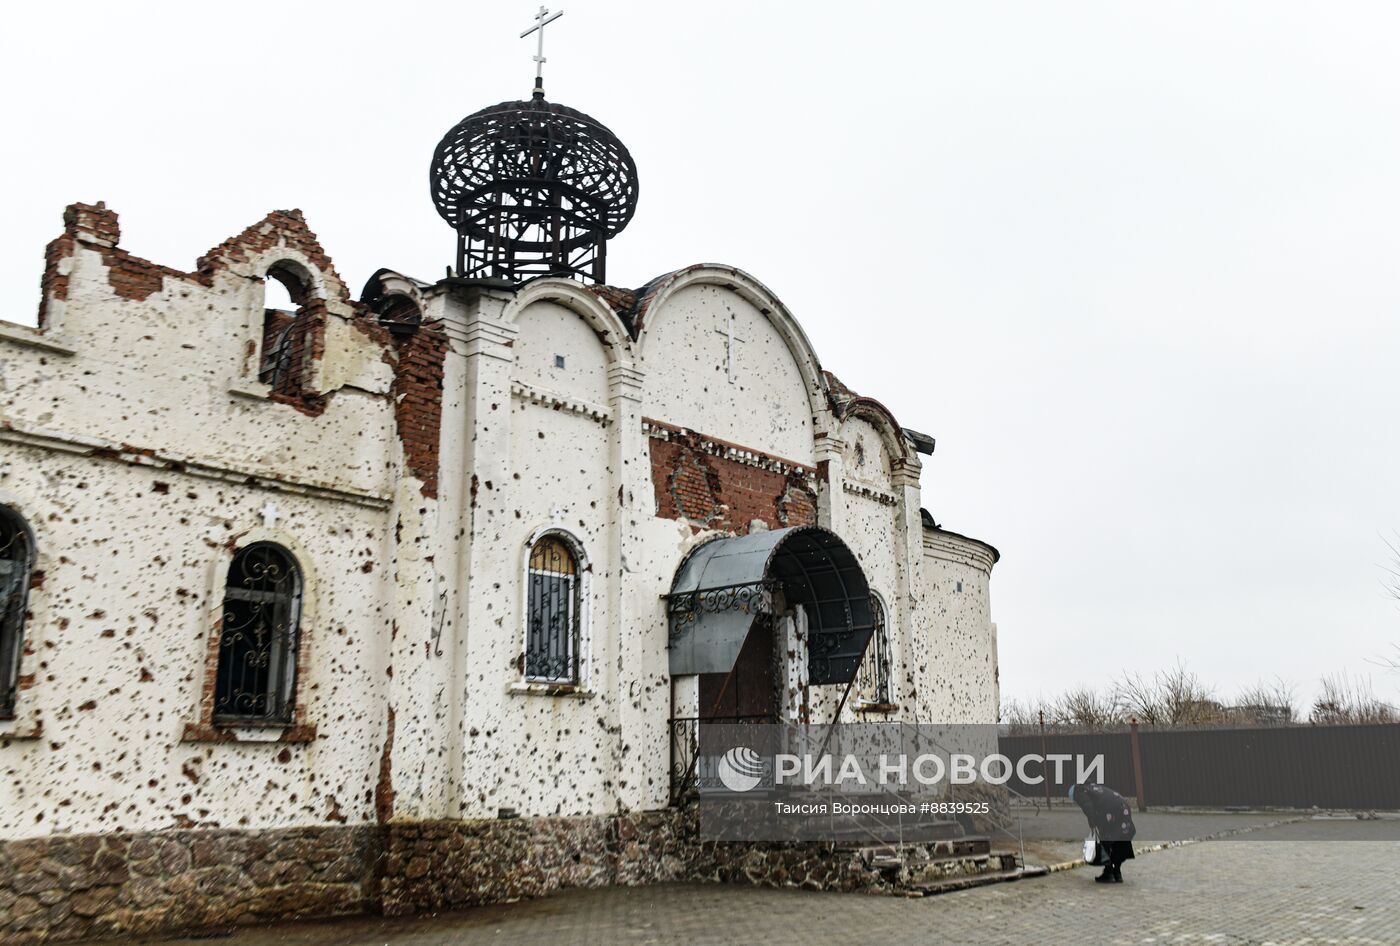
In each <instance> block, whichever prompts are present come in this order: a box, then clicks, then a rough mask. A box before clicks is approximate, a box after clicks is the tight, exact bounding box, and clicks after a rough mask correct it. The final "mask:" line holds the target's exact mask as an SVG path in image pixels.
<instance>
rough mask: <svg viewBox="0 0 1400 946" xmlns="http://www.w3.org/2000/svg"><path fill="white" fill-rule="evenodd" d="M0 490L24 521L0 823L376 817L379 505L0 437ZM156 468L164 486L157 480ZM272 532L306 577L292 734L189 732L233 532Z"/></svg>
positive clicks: (380, 666)
mask: <svg viewBox="0 0 1400 946" xmlns="http://www.w3.org/2000/svg"><path fill="white" fill-rule="evenodd" d="M5 460H6V463H5V476H4V478H3V480H0V500H3V501H5V502H7V503H9V504H11V505H13V506H15V507H16V508H18V509H19V510H20V512H21V513H22V514H23V515H24V516H25V518H26V519H27V520H28V521H29V522H30V523H31V525H32V526H33V528H34V531H35V533H36V537H37V545H38V547H39V554H40V556H41V562H40V567H42V568H43V570H44V573H45V574H44V582H43V586H42V588H41V589H39V590H38V591H36V592H34V593H33V595H32V600H33V608H32V611H33V620H31V622H30V625H29V628H28V632H29V633H28V640H29V644H30V647H31V648H32V650H33V654H32V655H31V656H30V657H29V658H27V660H26V670H27V671H32V672H34V673H35V675H36V677H37V679H36V682H35V684H34V686H33V687H32V688H30V689H28V690H26V691H24V692H23V693H22V695H21V704H20V711H19V715H20V718H19V719H18V720H17V721H16V722H14V723H7V724H4V727H5V730H6V731H9V732H12V733H13V732H24V731H31V730H32V728H33V724H36V723H37V724H38V725H39V726H40V727H41V736H40V737H39V738H29V739H16V740H12V741H9V742H8V744H5V743H6V740H5V739H4V738H3V736H0V773H3V777H0V837H4V838H17V837H26V836H33V835H41V834H46V833H51V832H94V831H112V830H115V829H117V828H121V829H123V830H129V831H140V830H150V829H159V828H171V827H177V826H181V825H202V826H211V827H212V826H221V827H282V826H292V825H308V824H320V823H326V822H327V821H328V820H339V819H342V818H343V819H345V821H347V822H349V823H356V822H363V821H366V820H373V787H374V780H375V776H376V774H377V761H378V757H379V749H380V741H381V739H382V734H383V720H382V716H383V686H384V681H385V675H384V660H383V642H384V640H385V639H386V637H387V626H388V623H389V620H390V616H389V614H388V612H387V608H386V604H387V595H386V593H385V592H386V589H385V580H384V577H385V572H384V570H383V568H382V564H383V561H384V558H385V536H386V533H387V531H388V530H387V528H386V526H387V523H386V521H385V516H384V514H383V512H382V511H380V510H376V509H366V508H363V507H358V506H353V505H349V504H344V503H328V502H324V501H320V500H316V499H312V498H308V497H299V496H294V495H281V496H275V497H273V501H274V502H275V503H276V505H277V507H278V509H279V512H280V517H279V521H278V523H277V525H276V526H275V528H273V529H270V530H269V529H266V528H264V527H263V525H262V521H261V519H260V517H259V515H258V510H259V509H261V508H262V506H263V505H264V504H265V503H266V502H268V500H269V495H268V494H267V493H266V492H265V491H262V490H258V489H253V488H249V487H243V486H235V485H231V484H228V483H221V482H217V481H211V480H207V479H201V478H196V477H191V476H185V475H181V474H172V473H171V472H169V471H158V470H151V469H145V468H141V467H134V466H129V465H126V464H123V463H120V462H115V461H109V460H92V459H88V458H84V457H77V456H65V455H62V454H55V453H52V452H50V451H47V450H42V449H37V448H32V447H23V446H10V445H7V447H6V456H5ZM162 487H165V488H166V491H159V490H160V489H161V488H162ZM258 539H272V540H275V541H280V542H282V543H283V544H284V545H285V546H286V547H288V548H289V549H292V550H293V551H294V552H295V553H296V554H297V557H298V560H299V564H300V565H301V567H302V569H303V573H304V576H305V580H306V592H307V606H306V609H305V614H304V617H303V621H302V624H301V633H302V634H303V635H304V639H305V641H306V645H307V647H308V652H307V653H308V661H307V666H306V668H305V672H304V674H303V675H302V677H301V679H300V680H299V682H298V700H299V701H300V702H301V703H302V704H303V705H304V706H305V710H306V721H307V722H308V723H311V724H314V725H315V726H316V727H317V729H318V732H319V738H318V739H317V740H316V741H315V742H313V743H306V744H282V743H260V744H243V743H239V744H234V743H198V742H193V743H186V742H182V741H181V738H182V734H183V732H184V727H185V725H186V724H187V723H194V722H198V703H199V698H200V693H201V688H202V682H203V677H204V668H205V657H206V654H207V653H208V650H207V645H208V640H209V637H210V634H211V633H213V627H214V622H215V620H217V618H218V617H219V615H220V608H221V602H222V590H221V588H220V587H219V586H218V585H216V580H217V575H218V573H219V571H220V566H221V564H222V566H223V567H224V568H226V567H227V561H228V559H229V558H230V557H231V554H232V552H231V548H230V547H231V544H233V543H246V542H249V541H255V540H258Z"/></svg>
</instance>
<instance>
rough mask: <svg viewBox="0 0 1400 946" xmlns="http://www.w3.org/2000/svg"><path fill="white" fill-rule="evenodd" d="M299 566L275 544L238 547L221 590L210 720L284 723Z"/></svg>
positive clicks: (291, 699)
mask: <svg viewBox="0 0 1400 946" xmlns="http://www.w3.org/2000/svg"><path fill="white" fill-rule="evenodd" d="M300 619H301V571H300V569H298V568H297V565H296V561H295V560H294V559H293V558H292V556H291V555H290V554H289V553H288V552H287V551H286V550H285V549H282V548H280V547H279V546H276V545H273V544H271V543H269V542H259V543H256V544H254V545H250V546H248V547H247V548H245V549H242V550H240V551H239V553H238V554H237V555H235V556H234V558H233V564H232V565H230V566H229V573H228V584H227V585H226V587H225V589H224V620H223V626H222V628H221V629H220V631H219V666H218V675H217V677H216V679H215V686H214V720H215V722H237V723H242V724H248V723H255V724H256V723H267V724H286V723H290V722H291V721H292V711H293V708H294V705H295V698H296V658H297V625H298V624H299V623H300Z"/></svg>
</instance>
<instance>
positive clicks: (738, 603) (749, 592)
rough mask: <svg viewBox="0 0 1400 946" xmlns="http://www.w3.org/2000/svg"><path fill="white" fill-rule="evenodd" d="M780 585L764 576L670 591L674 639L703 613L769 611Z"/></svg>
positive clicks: (671, 636) (672, 638)
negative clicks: (715, 585) (692, 589)
mask: <svg viewBox="0 0 1400 946" xmlns="http://www.w3.org/2000/svg"><path fill="white" fill-rule="evenodd" d="M777 587H778V583H777V582H775V581H772V580H771V579H767V578H763V579H760V580H758V581H749V582H744V583H743V584H739V585H724V586H722V587H719V588H699V589H696V590H695V591H680V592H676V593H674V594H669V595H667V596H666V602H667V611H668V612H669V613H670V615H671V629H670V634H669V636H670V639H671V640H675V639H676V638H678V637H680V636H681V634H683V633H685V629H686V627H687V626H689V625H691V624H694V623H695V622H696V620H697V619H699V617H700V615H701V614H715V613H717V612H719V611H730V610H736V611H743V612H744V613H745V614H766V613H768V611H769V610H770V609H771V608H772V604H773V592H774V590H775V589H776V588H777Z"/></svg>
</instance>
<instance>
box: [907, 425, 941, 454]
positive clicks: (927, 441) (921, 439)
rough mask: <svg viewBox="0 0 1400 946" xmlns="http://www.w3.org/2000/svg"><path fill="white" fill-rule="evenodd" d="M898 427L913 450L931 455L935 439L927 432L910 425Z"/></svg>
mask: <svg viewBox="0 0 1400 946" xmlns="http://www.w3.org/2000/svg"><path fill="white" fill-rule="evenodd" d="M900 429H901V430H903V431H904V436H905V438H906V439H907V440H908V441H909V442H910V443H912V444H913V445H914V449H915V450H917V451H918V452H919V453H922V454H924V455H925V456H930V457H931V456H933V448H934V446H935V445H936V443H937V441H935V440H934V439H933V438H932V437H930V436H929V435H928V434H926V433H923V432H922V431H918V430H915V429H914V428H912V427H901V428H900Z"/></svg>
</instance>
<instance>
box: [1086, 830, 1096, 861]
mask: <svg viewBox="0 0 1400 946" xmlns="http://www.w3.org/2000/svg"><path fill="white" fill-rule="evenodd" d="M1098 862H1099V837H1098V835H1096V834H1091V835H1089V836H1088V837H1087V838H1085V839H1084V863H1086V864H1097V863H1098Z"/></svg>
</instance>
